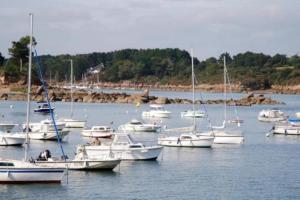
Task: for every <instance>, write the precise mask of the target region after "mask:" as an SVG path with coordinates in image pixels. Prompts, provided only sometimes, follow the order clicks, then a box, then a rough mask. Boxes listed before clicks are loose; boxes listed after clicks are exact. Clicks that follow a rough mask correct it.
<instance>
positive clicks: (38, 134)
mask: <svg viewBox="0 0 300 200" xmlns="http://www.w3.org/2000/svg"><path fill="white" fill-rule="evenodd" d="M26 127H27V126H26V124H23V131H26ZM56 127H57V131H58V135H59V139H60V140H63V139H64V138H65V137H66V136H67V135H68V134H69V132H70V131H69V130H65V129H64V127H65V124H64V123H60V122H57V123H56ZM58 135H57V133H56V130H55V126H54V123H53V122H52V121H50V120H42V121H41V122H38V123H29V132H28V137H29V139H32V140H57V139H58Z"/></svg>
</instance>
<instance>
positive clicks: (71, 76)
mask: <svg viewBox="0 0 300 200" xmlns="http://www.w3.org/2000/svg"><path fill="white" fill-rule="evenodd" d="M70 62H71V75H70V80H71V81H70V82H71V118H73V60H72V59H70Z"/></svg>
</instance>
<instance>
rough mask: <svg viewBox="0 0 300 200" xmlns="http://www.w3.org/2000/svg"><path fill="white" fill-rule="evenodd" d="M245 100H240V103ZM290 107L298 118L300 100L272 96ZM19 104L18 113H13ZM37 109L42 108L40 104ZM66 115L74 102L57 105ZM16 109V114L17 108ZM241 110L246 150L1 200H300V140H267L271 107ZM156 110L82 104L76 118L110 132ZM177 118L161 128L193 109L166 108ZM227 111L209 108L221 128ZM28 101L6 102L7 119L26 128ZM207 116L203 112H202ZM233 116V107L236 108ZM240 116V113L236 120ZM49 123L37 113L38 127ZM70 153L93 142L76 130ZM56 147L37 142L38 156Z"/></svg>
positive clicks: (92, 177)
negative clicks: (265, 119) (266, 113)
mask: <svg viewBox="0 0 300 200" xmlns="http://www.w3.org/2000/svg"><path fill="white" fill-rule="evenodd" d="M153 95H160V96H168V97H185V98H190V97H191V94H190V93H183V92H153ZM242 95H243V94H234V96H235V97H240V96H242ZM203 96H204V98H221V97H222V94H204V95H203ZM272 97H273V98H275V99H279V100H282V101H284V102H286V103H287V105H279V106H276V107H278V108H280V109H282V110H283V111H285V112H287V113H288V114H290V115H293V114H294V113H295V112H296V111H298V112H299V111H300V103H299V100H300V96H292V95H272ZM11 105H12V106H11ZM32 105H33V107H34V106H35V104H34V103H33V104H32ZM54 106H55V108H56V111H57V112H56V113H57V115H58V116H68V115H69V109H70V106H69V104H68V103H55V104H54ZM11 107H12V108H11ZM272 107H273V106H252V107H239V108H238V111H239V115H240V118H241V119H244V120H245V123H244V124H243V127H242V129H243V130H244V133H245V144H243V145H226V146H224V145H215V146H214V147H213V148H212V149H196V148H195V149H189V148H165V149H164V151H163V154H162V155H161V156H160V157H159V159H158V160H157V161H138V162H122V163H121V165H120V167H118V168H116V169H115V170H114V171H112V172H78V171H69V175H68V183H67V178H66V177H65V179H64V181H63V183H62V184H61V185H1V187H0V199H1V200H2V199H26V200H27V199H28V200H29V199H30V200H31V199H42V198H43V199H44V200H50V199H51V200H52V199H96V198H97V199H300V181H299V179H300V159H299V152H300V137H280V136H276V137H269V138H267V137H265V134H266V133H267V131H268V130H270V128H271V126H272V125H271V124H266V123H261V122H258V121H257V114H258V112H259V111H260V110H261V109H263V108H272ZM147 108H148V105H142V107H141V108H138V109H137V108H135V106H134V105H131V104H85V103H80V104H79V103H75V116H77V118H82V119H84V118H87V120H88V125H95V124H99V125H109V124H111V123H112V124H113V125H112V126H113V127H114V128H117V127H118V125H120V124H122V123H126V122H127V121H129V120H130V119H132V118H138V119H139V118H140V116H141V112H142V111H143V110H146V109H147ZM166 108H167V109H168V110H170V111H172V117H171V119H167V120H163V121H161V123H163V124H166V125H167V126H168V127H170V128H172V127H180V126H188V125H190V124H191V121H190V120H186V119H181V118H180V112H181V111H183V110H186V109H189V108H191V105H166ZM222 108H223V107H222V105H207V106H206V109H207V110H208V112H209V117H210V119H211V120H212V123H213V124H214V125H221V122H222V116H223V110H222ZM25 109H26V108H25V102H4V101H2V102H1V103H0V113H1V116H2V119H3V120H6V121H14V122H16V123H23V122H24V121H25ZM202 109H203V108H202ZM230 112H231V113H233V108H232V107H230ZM230 116H231V117H232V116H233V115H232V114H231V115H230ZM41 119H43V116H41V115H37V114H32V121H38V120H41ZM197 124H198V125H199V128H200V129H202V130H206V129H207V120H203V119H202V120H199V121H198V123H197ZM133 136H134V138H135V139H136V140H137V141H143V142H147V143H148V144H151V143H152V144H154V143H155V142H156V139H157V136H158V134H155V133H145V134H139V135H138V134H135V135H133ZM67 139H68V140H67V141H66V142H64V144H63V145H64V148H65V151H66V152H67V154H68V155H69V157H72V156H74V152H75V147H76V145H77V144H83V143H87V142H89V140H87V139H83V138H81V136H80V131H79V130H75V129H74V130H71V133H70V135H69V137H68V138H67ZM45 148H49V149H51V151H52V154H56V155H59V153H60V152H59V148H58V146H57V143H56V142H42V141H32V143H31V144H30V155H31V156H32V157H36V156H37V155H38V153H39V152H40V151H42V150H43V149H45ZM0 150H1V151H0V152H1V153H0V156H1V157H6V158H10V157H14V158H22V157H23V155H24V148H23V147H19V148H16V147H1V148H0Z"/></svg>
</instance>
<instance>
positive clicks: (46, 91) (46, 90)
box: [34, 49, 67, 161]
mask: <svg viewBox="0 0 300 200" xmlns="http://www.w3.org/2000/svg"><path fill="white" fill-rule="evenodd" d="M34 54H35V56H34V58H35V61H36V64H37V66H38V75H39V78H40V81H41V83H42V87H43V89H44V91H45V97H46V99H47V104H48V108H49V111H50V116H51V119H52V122H53V125H54V129H55V133H56V136H57V142H58V144H59V146H60V150H61V152H62V155H63V158H64V160H65V161H66V158H67V156H66V154H65V152H64V148H63V146H62V143H61V141H62V140H61V138H60V135H59V133H58V129H57V126H56V122H55V118H54V111H53V109H52V107H51V103H50V100H49V96H48V89H47V86H46V84H45V80H44V78H43V73H42V66H41V61H40V57H38V54H37V51H36V49H35V50H34Z"/></svg>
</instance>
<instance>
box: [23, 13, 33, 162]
mask: <svg viewBox="0 0 300 200" xmlns="http://www.w3.org/2000/svg"><path fill="white" fill-rule="evenodd" d="M29 16H30V36H29V37H30V41H29V63H28V81H27V110H26V145H25V158H24V159H25V161H27V151H28V134H29V117H30V92H31V66H32V35H33V14H32V13H29Z"/></svg>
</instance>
